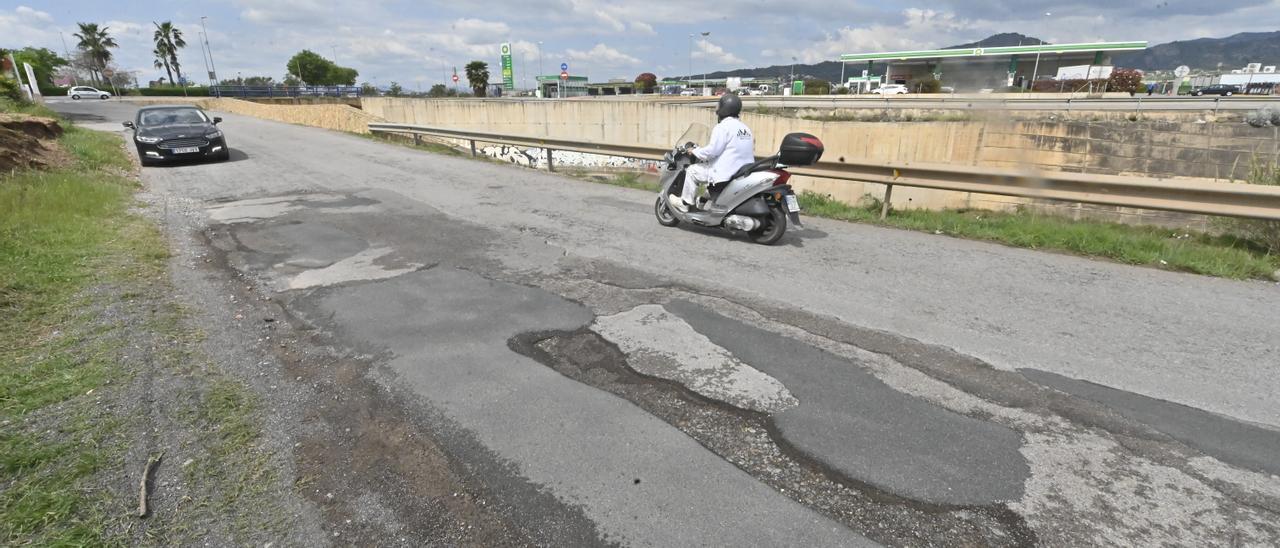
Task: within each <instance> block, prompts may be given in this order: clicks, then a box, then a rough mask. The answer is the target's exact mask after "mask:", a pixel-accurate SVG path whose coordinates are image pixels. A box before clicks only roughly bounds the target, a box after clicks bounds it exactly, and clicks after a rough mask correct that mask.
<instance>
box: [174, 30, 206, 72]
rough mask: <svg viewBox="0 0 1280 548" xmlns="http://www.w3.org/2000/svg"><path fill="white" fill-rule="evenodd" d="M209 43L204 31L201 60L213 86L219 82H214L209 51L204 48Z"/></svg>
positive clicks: (201, 40)
mask: <svg viewBox="0 0 1280 548" xmlns="http://www.w3.org/2000/svg"><path fill="white" fill-rule="evenodd" d="M208 41H209V39H208V38H206V37H205V35H204V31H203V30H202V31H200V59H202V60H203V61H204V75H205V76H206V77H208V78H209V85H210V86H212V85H214V84H217V82H214V81H213V73H212V72H210V71H209V55H208V50H206V49H205V48H204V44H205V42H208ZM170 83H172V82H170Z"/></svg>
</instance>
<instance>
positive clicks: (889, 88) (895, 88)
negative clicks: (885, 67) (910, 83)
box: [871, 84, 908, 95]
mask: <svg viewBox="0 0 1280 548" xmlns="http://www.w3.org/2000/svg"><path fill="white" fill-rule="evenodd" d="M907 91H908V90H907V86H904V85H902V84H886V85H883V86H880V87H878V88H876V89H873V90H871V93H874V94H877V95H902V94H904V93H907Z"/></svg>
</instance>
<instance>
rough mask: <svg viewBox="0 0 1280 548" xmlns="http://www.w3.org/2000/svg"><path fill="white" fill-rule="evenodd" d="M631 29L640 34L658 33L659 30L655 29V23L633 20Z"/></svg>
mask: <svg viewBox="0 0 1280 548" xmlns="http://www.w3.org/2000/svg"><path fill="white" fill-rule="evenodd" d="M631 30H632V31H634V32H636V33H638V34H648V35H654V34H657V32H655V31H654V30H653V25H650V24H648V23H645V22H644V21H632V22H631Z"/></svg>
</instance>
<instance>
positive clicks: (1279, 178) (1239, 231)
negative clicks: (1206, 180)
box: [1224, 163, 1280, 255]
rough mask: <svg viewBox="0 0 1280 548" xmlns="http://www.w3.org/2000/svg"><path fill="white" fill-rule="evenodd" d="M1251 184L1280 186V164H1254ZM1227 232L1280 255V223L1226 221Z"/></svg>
mask: <svg viewBox="0 0 1280 548" xmlns="http://www.w3.org/2000/svg"><path fill="white" fill-rule="evenodd" d="M1247 182H1248V183H1249V184H1254V185H1268V186H1280V164H1277V163H1263V164H1254V165H1253V167H1252V168H1250V169H1249V180H1248V181H1247ZM1224 224H1225V225H1226V228H1227V230H1229V231H1231V232H1232V233H1234V234H1236V235H1237V236H1239V237H1241V238H1245V239H1247V240H1250V241H1252V242H1253V243H1255V244H1257V245H1258V246H1259V247H1261V248H1263V249H1265V250H1266V251H1267V253H1270V254H1272V255H1280V221H1264V220H1259V219H1226V220H1225V221H1224Z"/></svg>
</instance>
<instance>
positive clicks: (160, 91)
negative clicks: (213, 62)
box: [138, 86, 209, 97]
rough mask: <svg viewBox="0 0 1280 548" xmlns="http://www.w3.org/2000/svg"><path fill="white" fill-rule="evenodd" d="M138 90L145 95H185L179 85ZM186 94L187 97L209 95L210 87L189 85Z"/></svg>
mask: <svg viewBox="0 0 1280 548" xmlns="http://www.w3.org/2000/svg"><path fill="white" fill-rule="evenodd" d="M138 92H139V93H140V94H141V95H142V96H144V97H182V96H183V95H184V93H183V91H182V88H180V87H178V86H155V87H149V88H141V89H139V90H138ZM185 95H186V96H187V97H208V96H209V88H207V87H204V86H196V87H189V88H187V91H186V93H185Z"/></svg>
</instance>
